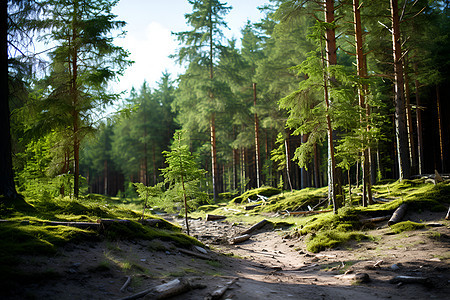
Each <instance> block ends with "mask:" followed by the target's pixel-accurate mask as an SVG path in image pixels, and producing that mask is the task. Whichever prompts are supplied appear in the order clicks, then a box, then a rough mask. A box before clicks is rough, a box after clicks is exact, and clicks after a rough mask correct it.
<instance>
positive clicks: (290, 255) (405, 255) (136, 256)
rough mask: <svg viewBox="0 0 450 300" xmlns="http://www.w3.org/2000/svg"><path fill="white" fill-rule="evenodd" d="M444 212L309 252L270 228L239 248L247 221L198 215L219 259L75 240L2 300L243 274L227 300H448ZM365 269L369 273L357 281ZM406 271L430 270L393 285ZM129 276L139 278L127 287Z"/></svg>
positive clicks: (39, 262) (87, 294)
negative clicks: (395, 230) (417, 225)
mask: <svg viewBox="0 0 450 300" xmlns="http://www.w3.org/2000/svg"><path fill="white" fill-rule="evenodd" d="M441 218H442V213H436V214H435V213H425V214H421V215H411V216H409V219H410V220H413V221H420V220H422V221H435V222H440V223H442V224H443V226H440V227H429V228H427V229H423V230H418V231H408V232H404V233H400V234H396V235H392V234H390V230H389V228H387V226H386V224H384V223H381V224H380V228H379V229H376V230H372V231H371V232H369V234H370V235H372V236H373V237H374V240H368V241H363V242H360V243H354V244H348V245H343V246H341V247H340V248H337V249H333V250H329V251H324V252H321V253H319V254H313V253H307V252H306V251H305V250H304V249H305V245H304V242H303V240H302V238H301V237H300V238H299V237H291V236H290V235H289V231H287V230H283V229H276V230H274V229H273V228H271V227H270V226H266V227H264V228H262V229H260V230H258V231H256V232H254V234H253V235H252V237H251V238H250V239H249V240H247V241H245V242H242V243H240V244H236V245H231V244H229V243H228V240H229V239H230V238H231V237H233V236H236V235H239V234H240V233H241V232H242V231H244V230H245V229H246V227H244V226H242V225H236V224H229V223H228V222H226V221H212V222H211V221H210V222H206V221H204V220H191V221H190V226H191V234H192V235H194V236H196V237H197V238H198V239H199V240H200V241H202V242H203V243H205V244H206V245H208V246H209V247H210V249H207V254H206V255H207V256H208V257H210V258H211V259H210V260H207V259H202V258H200V257H197V256H192V255H190V254H185V253H183V252H180V249H179V248H177V247H176V246H174V245H173V244H171V243H168V242H162V241H116V242H106V241H105V242H101V243H94V242H92V243H83V244H78V245H74V244H70V245H67V246H65V247H64V248H61V249H60V251H59V252H58V254H57V255H55V256H52V257H47V256H26V257H22V259H21V261H20V262H18V264H17V266H18V268H19V269H20V270H21V271H23V272H24V273H25V274H28V275H29V276H28V278H26V279H24V280H21V282H15V283H14V284H12V285H10V286H9V288H8V289H7V290H4V291H3V292H1V293H0V298H2V299H48V300H50V299H121V298H125V297H128V296H130V295H133V294H136V293H138V292H140V291H143V290H145V289H148V288H150V287H153V286H157V285H160V284H162V283H164V282H169V281H171V280H173V279H174V278H187V279H190V280H191V281H192V282H194V281H195V282H196V283H200V284H201V285H202V286H203V288H201V289H193V290H191V291H188V292H186V293H183V294H182V295H179V296H175V297H173V299H205V296H207V295H208V294H210V293H212V292H213V291H214V290H216V289H217V288H219V287H221V286H224V285H226V284H229V283H230V281H231V280H232V279H233V278H238V280H237V281H236V282H235V283H233V284H232V285H230V287H229V288H228V290H227V291H226V292H225V294H224V295H223V297H222V298H221V299H384V298H388V299H428V298H430V299H448V296H449V295H450V265H449V262H450V247H449V246H450V223H449V222H448V221H442V219H441ZM171 220H172V221H173V222H177V221H179V222H180V223H182V222H181V220H176V219H171ZM193 250H194V251H195V249H193ZM198 253H199V254H200V255H201V254H202V253H200V252H198ZM203 255H204V254H203ZM359 273H365V274H367V275H368V278H369V280H367V277H361V278H362V279H361V280H362V281H363V282H360V281H355V280H354V277H355V274H359ZM400 275H404V276H413V277H425V278H426V282H424V283H391V282H390V280H391V279H392V278H394V277H395V276H400ZM127 276H130V277H131V281H130V284H129V285H128V286H126V287H125V288H123V291H120V290H121V288H122V287H123V285H124V283H125V282H126V280H127ZM357 276H362V275H357ZM364 276H365V275H364ZM2 294H3V295H2ZM148 299H152V298H151V297H148Z"/></svg>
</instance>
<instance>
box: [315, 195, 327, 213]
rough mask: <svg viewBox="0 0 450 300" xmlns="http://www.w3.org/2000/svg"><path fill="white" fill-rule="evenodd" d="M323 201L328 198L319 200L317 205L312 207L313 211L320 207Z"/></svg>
mask: <svg viewBox="0 0 450 300" xmlns="http://www.w3.org/2000/svg"><path fill="white" fill-rule="evenodd" d="M325 201H328V198H322V199H320V200H319V203H317V204H316V205H314V207H313V208H312V209H313V210H315V209H316V208H317V207H319V206H320V205H322V203H324V202H325Z"/></svg>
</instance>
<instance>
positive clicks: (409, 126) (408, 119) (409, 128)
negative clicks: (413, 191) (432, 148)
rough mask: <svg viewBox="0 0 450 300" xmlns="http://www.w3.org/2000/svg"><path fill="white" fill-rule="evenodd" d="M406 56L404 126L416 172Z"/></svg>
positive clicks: (410, 157) (413, 168) (412, 163)
mask: <svg viewBox="0 0 450 300" xmlns="http://www.w3.org/2000/svg"><path fill="white" fill-rule="evenodd" d="M407 57H408V56H407V55H405V58H406V60H405V64H404V65H403V70H404V71H403V72H404V74H405V109H406V124H407V127H406V128H407V132H408V145H409V159H410V162H411V170H414V172H417V170H416V165H417V164H416V161H417V159H416V148H415V145H414V136H413V123H412V113H411V99H410V98H411V97H410V94H411V93H410V90H409V77H408V72H407V70H406V67H407V65H408V64H407V59H408V58H407Z"/></svg>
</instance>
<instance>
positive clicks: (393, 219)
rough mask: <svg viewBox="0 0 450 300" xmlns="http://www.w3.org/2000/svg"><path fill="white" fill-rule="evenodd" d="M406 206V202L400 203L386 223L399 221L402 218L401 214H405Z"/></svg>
mask: <svg viewBox="0 0 450 300" xmlns="http://www.w3.org/2000/svg"><path fill="white" fill-rule="evenodd" d="M407 208H408V204H406V203H403V204H402V205H400V206H399V207H398V208H397V209H396V210H395V211H394V213H393V214H392V217H391V218H390V219H389V221H388V225H389V226H391V225H394V224H395V223H398V222H400V221H401V220H402V219H403V216H404V215H405V213H406V210H407Z"/></svg>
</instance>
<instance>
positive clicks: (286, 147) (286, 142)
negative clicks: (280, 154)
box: [284, 138, 293, 192]
mask: <svg viewBox="0 0 450 300" xmlns="http://www.w3.org/2000/svg"><path fill="white" fill-rule="evenodd" d="M284 148H285V150H286V176H287V180H288V184H289V188H290V189H291V192H292V191H293V188H292V182H291V172H290V168H289V166H290V164H289V162H290V160H291V159H290V157H289V143H288V139H287V138H286V139H285V140H284Z"/></svg>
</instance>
